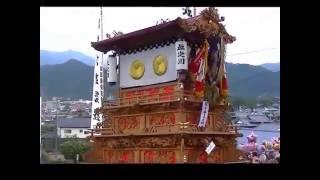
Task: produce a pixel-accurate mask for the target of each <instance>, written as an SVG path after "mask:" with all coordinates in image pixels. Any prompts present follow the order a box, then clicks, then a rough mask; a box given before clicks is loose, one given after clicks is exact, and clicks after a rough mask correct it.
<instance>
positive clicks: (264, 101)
mask: <svg viewBox="0 0 320 180" xmlns="http://www.w3.org/2000/svg"><path fill="white" fill-rule="evenodd" d="M258 102H259V103H260V104H262V106H264V107H267V106H271V105H272V98H269V97H263V98H260V99H259V100H258Z"/></svg>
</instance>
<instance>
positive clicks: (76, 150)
mask: <svg viewBox="0 0 320 180" xmlns="http://www.w3.org/2000/svg"><path fill="white" fill-rule="evenodd" d="M89 149H90V145H89V143H88V142H86V141H83V140H81V139H79V138H77V137H76V136H73V137H71V138H70V139H69V140H67V141H66V142H64V143H62V144H61V145H60V152H61V153H62V154H63V155H64V157H65V158H66V159H73V160H74V162H75V163H76V161H77V160H76V158H77V154H79V157H80V156H81V155H82V154H83V153H85V152H87V151H88V150H89Z"/></svg>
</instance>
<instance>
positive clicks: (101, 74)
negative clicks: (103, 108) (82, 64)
mask: <svg viewBox="0 0 320 180" xmlns="http://www.w3.org/2000/svg"><path fill="white" fill-rule="evenodd" d="M100 16H101V21H100V23H101V35H100V36H101V41H102V40H103V13H102V6H101V7H100ZM102 65H103V52H101V66H102ZM100 78H101V84H100V85H101V102H103V97H104V82H103V69H102V70H101V71H100ZM101 104H102V103H101Z"/></svg>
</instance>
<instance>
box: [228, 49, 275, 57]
mask: <svg viewBox="0 0 320 180" xmlns="http://www.w3.org/2000/svg"><path fill="white" fill-rule="evenodd" d="M267 50H280V49H278V48H272V49H262V50H255V51H247V52H242V53H236V54H230V55H226V56H237V55H243V54H252V53H258V52H262V51H267Z"/></svg>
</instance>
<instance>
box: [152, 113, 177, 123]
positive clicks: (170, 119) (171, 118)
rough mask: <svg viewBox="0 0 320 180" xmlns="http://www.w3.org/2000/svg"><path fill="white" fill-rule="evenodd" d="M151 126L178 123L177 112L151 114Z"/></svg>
mask: <svg viewBox="0 0 320 180" xmlns="http://www.w3.org/2000/svg"><path fill="white" fill-rule="evenodd" d="M149 120H150V123H149V125H150V126H155V125H156V126H164V125H172V124H176V116H175V113H173V112H171V113H157V114H152V115H150V119H149Z"/></svg>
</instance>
